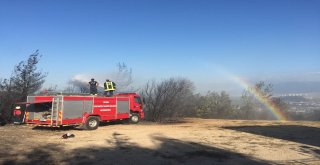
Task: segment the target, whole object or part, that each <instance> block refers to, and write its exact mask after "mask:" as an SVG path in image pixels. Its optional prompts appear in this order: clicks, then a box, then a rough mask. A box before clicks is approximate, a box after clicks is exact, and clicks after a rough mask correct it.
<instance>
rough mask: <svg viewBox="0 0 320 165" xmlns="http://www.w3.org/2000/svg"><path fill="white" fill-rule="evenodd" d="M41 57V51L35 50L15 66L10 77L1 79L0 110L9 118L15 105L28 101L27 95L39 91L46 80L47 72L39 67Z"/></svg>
mask: <svg viewBox="0 0 320 165" xmlns="http://www.w3.org/2000/svg"><path fill="white" fill-rule="evenodd" d="M40 57H41V55H40V54H39V51H38V50H37V51H35V52H34V53H33V54H31V55H30V56H29V58H28V59H27V60H26V61H21V62H20V63H19V64H18V65H16V66H15V68H14V71H13V74H12V76H11V77H10V78H8V79H3V80H2V81H0V112H1V114H2V115H3V116H4V117H5V118H6V119H7V120H9V121H10V120H11V117H12V113H11V111H12V108H13V105H14V104H15V103H16V102H19V101H26V99H27V96H28V95H30V94H34V93H35V92H36V91H38V90H39V89H40V88H41V87H42V85H43V83H44V82H45V78H46V76H47V73H43V72H42V71H38V69H37V64H38V63H39V60H40Z"/></svg>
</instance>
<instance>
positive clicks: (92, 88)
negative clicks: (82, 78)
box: [89, 78, 99, 95]
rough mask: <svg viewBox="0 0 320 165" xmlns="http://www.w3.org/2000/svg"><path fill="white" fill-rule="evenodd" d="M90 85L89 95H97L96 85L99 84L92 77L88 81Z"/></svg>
mask: <svg viewBox="0 0 320 165" xmlns="http://www.w3.org/2000/svg"><path fill="white" fill-rule="evenodd" d="M89 86H90V94H91V95H98V90H97V86H99V83H98V82H97V81H94V78H92V79H91V81H89Z"/></svg>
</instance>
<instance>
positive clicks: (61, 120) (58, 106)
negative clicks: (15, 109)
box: [19, 93, 144, 130]
mask: <svg viewBox="0 0 320 165" xmlns="http://www.w3.org/2000/svg"><path fill="white" fill-rule="evenodd" d="M19 104H25V105H26V107H25V110H26V113H25V120H24V121H25V122H26V123H29V124H37V125H46V126H52V127H56V126H60V127H61V126H67V125H82V126H83V128H84V129H88V130H94V129H97V127H98V126H99V123H100V122H104V121H115V120H126V119H128V120H130V121H131V122H132V123H138V122H139V120H140V119H143V118H144V112H143V104H142V100H141V98H140V96H139V95H138V94H136V93H122V94H117V95H114V96H113V97H103V96H81V95H56V96H28V98H27V102H22V103H19Z"/></svg>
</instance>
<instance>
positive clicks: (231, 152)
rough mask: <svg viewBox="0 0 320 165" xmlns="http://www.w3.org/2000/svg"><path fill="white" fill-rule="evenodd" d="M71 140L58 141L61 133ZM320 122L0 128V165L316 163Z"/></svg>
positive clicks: (187, 121) (197, 121)
mask: <svg viewBox="0 0 320 165" xmlns="http://www.w3.org/2000/svg"><path fill="white" fill-rule="evenodd" d="M67 132H69V133H73V134H75V138H70V139H61V136H62V135H63V134H65V133H67ZM319 139H320V122H277V121H244V120H209V119H185V120H183V121H181V122H179V123H174V124H173V123H172V124H170V123H166V124H164V125H160V124H154V123H152V124H151V123H141V124H138V125H125V124H113V125H109V124H104V125H103V126H101V127H99V128H98V129H97V130H94V131H83V130H78V129H72V128H64V129H48V128H34V127H31V126H26V125H20V126H13V125H9V126H4V127H0V140H1V147H0V164H120V165H121V164H126V165H127V164H215V163H219V164H320V140H319Z"/></svg>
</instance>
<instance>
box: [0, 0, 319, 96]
mask: <svg viewBox="0 0 320 165" xmlns="http://www.w3.org/2000/svg"><path fill="white" fill-rule="evenodd" d="M319 9H320V1H318V0H145V1H141V0H134V1H132V0H127V1H124V0H117V1H108V0H29V1H23V0H20V1H17V0H1V1H0V77H1V78H6V77H8V76H9V75H10V74H11V72H12V70H13V67H14V65H15V64H17V63H18V62H19V61H21V60H25V59H26V58H27V57H28V56H29V55H30V54H31V53H32V52H34V51H35V50H37V49H39V51H40V53H41V54H42V55H43V57H42V59H41V62H40V64H39V67H40V68H41V69H42V70H43V71H46V72H48V73H49V75H48V77H47V82H46V86H50V85H55V84H57V85H58V87H60V88H63V87H64V86H65V85H66V84H67V82H68V80H70V79H71V78H73V77H75V76H78V77H79V75H80V77H82V78H83V79H86V78H88V79H89V78H91V77H96V79H98V80H99V81H103V80H104V79H105V77H108V76H109V75H111V74H112V72H114V70H115V69H116V64H117V63H118V62H125V63H126V64H127V65H128V66H129V67H130V68H132V70H133V76H134V80H135V83H136V84H137V85H141V84H143V83H145V82H146V81H148V80H150V79H159V80H161V79H165V78H168V77H172V76H175V77H176V76H179V77H186V78H189V79H190V80H192V81H194V83H195V85H196V89H197V90H198V91H200V92H203V91H207V90H218V91H220V90H226V91H229V92H231V93H232V92H239V88H240V86H238V85H237V84H235V83H234V82H232V81H230V75H233V76H234V75H236V76H240V77H244V78H246V79H249V81H252V82H254V81H259V80H266V81H302V80H306V81H320V65H319V61H320V10H319ZM101 83H102V82H101Z"/></svg>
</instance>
